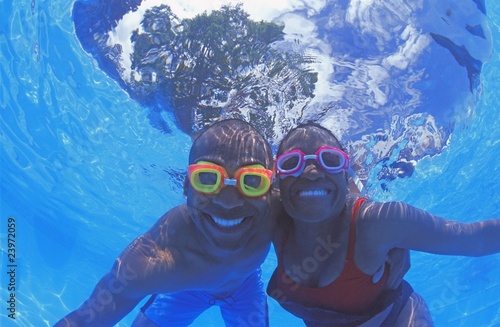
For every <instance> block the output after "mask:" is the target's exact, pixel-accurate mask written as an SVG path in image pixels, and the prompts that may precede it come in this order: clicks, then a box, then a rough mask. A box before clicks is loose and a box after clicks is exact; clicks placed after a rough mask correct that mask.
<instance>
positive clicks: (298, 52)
mask: <svg viewBox="0 0 500 327" xmlns="http://www.w3.org/2000/svg"><path fill="white" fill-rule="evenodd" d="M172 3H175V1H166V4H167V5H171V4H172ZM290 3H291V1H290ZM175 4H176V3H175ZM145 5H146V2H144V3H142V4H141V2H140V1H135V2H132V1H129V2H127V3H125V4H124V3H123V2H117V3H114V2H113V1H111V2H110V1H106V3H98V4H97V5H96V4H91V3H86V2H76V3H75V7H74V15H73V16H74V19H75V26H76V32H77V35H78V36H79V39H80V41H81V42H82V45H83V46H84V48H85V49H86V50H87V51H89V52H91V53H92V54H93V55H94V56H95V57H96V58H97V59H98V62H99V64H100V66H101V67H102V68H103V69H104V70H105V71H106V72H107V73H108V74H109V75H110V76H112V77H113V78H115V79H116V80H118V81H119V83H120V84H121V85H122V86H123V87H124V88H125V89H126V90H127V91H128V92H129V94H130V95H131V97H132V98H134V99H135V100H137V101H138V102H140V103H141V104H143V105H144V106H145V107H147V108H148V109H149V111H150V118H151V122H152V124H153V125H154V126H155V127H157V128H160V129H162V130H164V131H165V132H169V130H170V129H169V127H168V124H167V122H166V121H165V120H164V119H163V116H164V114H165V113H172V114H173V117H174V121H175V123H176V124H177V125H178V126H179V127H180V128H181V129H182V130H183V131H184V132H186V133H188V134H193V133H195V132H196V131H197V130H199V129H200V128H202V127H203V126H205V125H207V124H211V123H212V122H214V121H217V120H220V119H223V118H231V117H239V118H243V119H245V120H247V121H249V122H251V123H252V124H254V125H255V126H256V127H258V128H259V129H260V130H261V131H262V132H263V133H264V134H265V135H266V136H267V137H268V139H269V140H270V141H271V142H272V143H277V142H278V141H279V140H280V139H281V136H282V135H283V134H284V133H286V132H287V131H288V130H289V128H290V127H292V126H294V125H296V124H297V123H299V122H301V121H304V120H315V121H318V122H320V123H321V124H323V125H325V126H327V127H329V128H330V129H332V130H333V131H334V132H335V133H336V134H337V135H338V136H339V137H341V139H342V142H343V143H344V144H346V145H347V147H348V149H349V152H350V154H351V156H352V157H353V161H354V166H355V168H356V169H358V172H359V173H360V174H361V175H364V176H366V178H368V176H369V175H370V174H371V172H370V171H371V170H373V168H374V167H376V166H377V167H376V171H375V174H378V178H379V179H382V180H385V179H393V178H396V177H398V176H399V177H403V176H407V175H411V173H412V171H413V168H414V165H415V163H416V161H418V160H419V159H421V158H422V157H424V156H427V155H435V154H438V153H440V152H441V151H442V150H443V148H444V147H445V146H446V144H447V142H448V141H449V137H450V135H451V132H452V130H453V128H454V126H455V124H456V122H457V121H460V120H462V121H463V120H466V119H467V118H468V117H470V115H471V114H472V113H473V109H474V106H475V104H476V102H477V95H478V93H479V92H478V91H479V90H480V86H479V73H480V69H481V65H482V62H484V61H485V60H487V59H488V58H489V55H490V51H491V40H490V36H489V30H488V26H487V24H486V17H485V15H484V4H483V3H482V2H481V1H472V0H466V1H461V2H460V3H454V2H453V3H452V2H448V1H444V2H443V1H438V2H436V1H434V0H433V1H428V0H427V1H423V0H422V1H416V2H411V3H410V2H408V3H406V2H404V1H402V0H392V1H385V2H380V3H379V2H373V3H371V4H370V6H364V5H363V4H361V3H358V2H354V1H342V2H337V1H329V2H326V3H325V4H324V5H323V6H322V7H316V8H313V6H312V5H311V6H309V7H308V4H307V3H306V4H304V3H302V4H300V5H297V4H295V5H296V6H295V7H293V8H292V6H290V8H289V9H287V8H285V9H283V8H281V9H280V10H281V11H277V10H275V9H276V8H271V7H272V4H269V7H270V8H267V7H260V9H261V11H262V12H266V11H268V12H273V13H274V12H276V13H274V16H273V17H274V18H273V19H272V21H270V20H269V19H266V20H265V21H263V20H261V19H259V18H258V17H253V16H249V14H247V12H252V11H251V8H247V7H245V6H248V4H247V3H244V4H243V5H242V6H236V7H231V6H227V7H222V8H220V9H219V10H214V11H210V12H205V13H201V14H198V15H194V16H192V17H190V18H182V17H178V16H177V11H176V12H173V9H171V8H174V7H175V8H178V6H173V5H172V6H170V7H169V6H167V5H163V6H153V7H152V8H151V9H150V10H146V9H144V8H142V7H143V6H145ZM177 5H178V4H177ZM256 5H258V4H256ZM261 6H262V5H261ZM301 6H302V7H301ZM103 7H109V8H112V9H113V10H112V11H110V12H106V10H102V9H103ZM273 10H274V11H273ZM129 12H134V13H139V12H141V13H142V14H141V15H142V16H140V21H141V22H142V23H141V24H140V26H138V25H139V24H138V23H136V24H135V26H129V27H128V34H125V35H126V37H127V38H128V41H127V42H129V43H130V48H128V46H127V44H124V43H123V42H120V41H119V40H118V39H117V37H116V35H117V34H119V33H121V34H124V33H123V28H124V26H126V22H127V21H129V25H130V20H127V17H128V16H127V15H129ZM124 17H125V18H124ZM122 18H123V19H122ZM132 25H133V24H132ZM127 58H130V60H128V59H127Z"/></svg>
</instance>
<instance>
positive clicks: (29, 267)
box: [0, 0, 500, 326]
mask: <svg viewBox="0 0 500 327" xmlns="http://www.w3.org/2000/svg"><path fill="white" fill-rule="evenodd" d="M486 4H487V10H488V19H489V20H490V24H491V28H492V32H493V40H494V53H493V57H492V58H491V60H490V61H489V62H488V63H487V64H486V65H485V66H484V70H483V76H482V78H483V91H482V94H481V98H480V102H479V104H478V107H477V108H476V111H475V113H474V114H473V115H472V118H471V120H470V121H469V122H463V123H462V125H460V126H458V128H456V129H455V132H454V134H453V136H452V140H451V143H450V146H449V148H448V149H447V150H446V151H444V152H443V153H442V154H441V155H440V156H438V157H434V158H428V159H425V160H424V161H422V162H421V163H420V164H419V165H418V167H417V169H416V171H415V173H414V175H413V176H412V177H411V178H406V179H399V180H397V181H395V182H393V183H391V184H390V191H389V192H386V193H383V192H380V191H379V192H378V193H376V194H374V196H375V197H376V198H378V199H380V200H390V199H398V200H402V201H406V202H409V203H411V204H413V205H415V206H418V207H421V208H424V209H426V210H428V211H430V212H433V213H435V214H438V215H441V216H444V217H447V218H451V219H456V220H460V221H473V220H479V219H487V218H492V217H499V216H500V206H499V203H500V201H499V200H500V188H499V186H498V184H499V182H500V179H499V178H498V174H499V167H500V165H499V162H498V156H499V154H500V132H499V130H500V126H499V125H500V110H499V109H498V105H499V104H500V74H499V71H500V26H499V22H500V3H499V2H498V1H496V0H491V1H487V2H486ZM71 7H72V1H35V0H33V1H16V0H15V1H13V2H11V1H2V2H1V3H0V77H1V82H0V108H1V117H0V124H1V125H0V140H1V148H0V149H1V152H0V155H1V157H0V160H1V170H0V174H1V179H0V182H1V184H0V187H1V188H0V195H1V207H0V224H1V243H0V248H1V249H2V253H1V255H2V258H1V260H2V268H1V269H2V271H1V276H2V278H1V291H0V300H1V303H2V304H1V305H0V316H1V325H2V326H50V325H52V324H53V323H55V322H56V321H57V320H58V319H59V318H61V317H62V316H63V315H64V314H66V313H68V312H69V311H70V310H73V309H75V308H76V307H77V306H79V305H80V304H81V302H82V301H83V300H84V299H86V297H87V296H88V295H89V294H90V292H91V290H92V288H93V286H94V285H95V283H96V282H97V281H98V279H99V278H100V277H101V276H102V275H103V274H104V273H105V272H106V271H107V270H108V269H109V268H110V266H111V264H112V262H113V260H114V258H116V256H117V255H118V254H119V253H120V251H121V250H122V249H123V248H124V247H125V246H126V245H127V244H128V243H129V242H130V241H131V240H132V239H133V238H134V237H136V236H137V235H139V234H140V233H142V232H144V231H145V230H146V229H147V228H148V227H149V226H150V225H152V224H153V223H154V222H155V221H156V219H157V218H158V217H159V216H160V215H161V214H163V213H164V212H165V211H166V210H168V209H169V208H171V207H173V206H175V205H177V204H178V203H180V202H182V201H183V197H182V192H181V185H182V172H183V171H184V170H185V164H186V162H187V154H188V150H189V147H190V145H191V142H190V139H189V137H187V136H186V135H185V134H183V133H181V132H180V131H177V130H174V132H173V133H172V134H164V133H161V132H160V131H158V130H156V129H154V128H152V127H151V126H150V124H149V122H148V118H147V117H146V112H145V111H144V110H143V108H141V107H140V106H139V105H138V104H136V103H135V102H133V101H131V100H130V98H129V97H128V95H127V94H126V93H125V92H124V91H123V90H122V89H121V88H120V87H119V86H118V85H117V83H116V82H115V81H113V80H112V79H110V78H109V77H108V76H107V75H106V74H104V73H103V72H102V71H101V70H100V69H99V68H98V67H97V65H96V64H95V63H94V62H93V61H92V59H91V58H90V57H89V55H88V54H87V53H85V52H84V51H83V50H82V49H81V47H80V45H79V43H78V40H77V39H76V36H75V35H74V32H73V22H72V19H71V16H70V12H71ZM172 126H174V125H172ZM173 128H174V129H175V127H173ZM9 217H12V218H14V219H15V221H16V262H15V263H16V264H17V267H16V277H15V283H16V285H15V286H16V291H15V296H16V300H17V302H16V311H17V316H16V320H15V321H13V320H12V319H9V318H8V317H7V314H8V311H7V309H6V307H7V303H6V302H5V301H7V299H8V298H9V292H8V290H7V281H6V279H5V276H6V272H7V264H8V263H7V254H6V252H7V240H6V233H5V231H6V228H7V220H8V218H9ZM274 264H275V259H274V257H273V255H270V256H269V258H268V260H267V261H266V262H265V264H264V271H265V277H266V278H268V277H269V275H270V274H271V272H272V269H273V266H274ZM407 279H408V280H409V281H410V282H411V284H412V285H413V286H414V288H415V289H416V291H418V292H419V293H420V294H422V295H423V297H424V298H425V299H426V301H427V303H428V305H429V307H430V309H431V311H432V314H433V318H434V320H435V322H436V325H437V326H499V325H500V296H499V295H498V294H500V256H499V255H493V256H488V257H483V258H462V257H442V256H435V255H429V254H420V253H413V254H412V269H411V271H410V272H409V273H408V274H407ZM270 310H271V323H272V325H273V326H282V325H285V324H286V325H288V326H303V324H302V323H301V321H299V320H298V319H296V318H294V317H292V316H290V315H289V314H287V313H286V312H284V311H283V310H282V309H280V308H279V306H278V305H277V304H276V303H275V302H272V301H271V302H270ZM135 314H136V312H133V313H131V314H130V315H129V316H127V318H125V319H124V320H123V321H122V322H121V323H120V324H119V325H118V326H128V325H130V323H131V321H132V319H133V317H134V316H135ZM195 325H196V326H220V325H221V320H220V317H219V315H218V313H217V312H216V310H215V309H214V310H210V311H209V312H207V313H205V314H204V315H203V316H202V317H200V319H199V320H198V321H197V322H196V324H195Z"/></svg>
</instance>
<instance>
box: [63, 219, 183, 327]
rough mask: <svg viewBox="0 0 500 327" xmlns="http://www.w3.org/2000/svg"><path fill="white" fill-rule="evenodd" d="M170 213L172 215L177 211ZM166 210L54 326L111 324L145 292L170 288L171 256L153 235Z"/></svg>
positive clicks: (132, 306) (173, 270)
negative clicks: (80, 302) (76, 306)
mask: <svg viewBox="0 0 500 327" xmlns="http://www.w3.org/2000/svg"><path fill="white" fill-rule="evenodd" d="M169 213H170V214H172V213H173V214H174V215H175V214H176V213H177V211H176V210H171V211H169ZM169 213H167V214H166V215H165V216H163V217H162V218H161V219H160V220H159V221H158V222H157V223H156V224H155V226H153V228H152V229H151V230H149V231H148V232H147V233H146V234H144V235H142V236H140V237H138V238H136V239H135V240H134V241H133V242H132V243H131V244H130V245H129V246H128V247H127V248H126V249H125V250H124V251H123V252H122V254H120V256H119V257H118V258H117V259H116V261H115V263H114V265H113V267H112V269H111V271H110V272H109V273H108V274H106V275H105V276H104V277H103V278H102V279H101V280H100V281H99V282H98V283H97V285H96V287H95V288H94V291H93V292H92V294H91V295H90V297H89V298H88V299H87V300H86V301H85V302H84V303H83V304H82V305H81V306H80V307H79V308H78V309H77V310H75V311H73V312H71V313H70V314H69V315H67V316H66V317H64V318H63V319H61V321H59V322H58V323H57V324H56V325H55V326H56V327H62V326H78V327H80V326H114V325H115V324H116V323H117V322H118V321H120V320H121V319H122V318H123V317H125V315H127V314H128V313H129V312H130V311H131V310H132V309H133V308H134V307H135V306H136V305H137V303H139V302H140V301H141V300H142V299H143V298H144V297H145V296H146V295H148V294H152V293H155V292H160V291H162V292H168V291H169V290H170V289H171V288H172V289H173V287H174V284H175V283H176V282H178V279H176V278H175V275H176V272H175V269H174V268H172V267H174V266H175V265H174V264H173V260H174V259H173V257H172V256H171V255H169V253H168V251H167V250H163V249H162V247H161V245H160V244H159V242H158V240H157V239H156V238H154V236H152V235H157V234H158V235H159V234H160V230H161V227H160V226H162V223H163V222H164V221H165V220H166V217H167V216H168V214H169ZM166 281H167V282H166Z"/></svg>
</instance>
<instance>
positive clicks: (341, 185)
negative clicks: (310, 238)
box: [278, 125, 347, 222]
mask: <svg viewBox="0 0 500 327" xmlns="http://www.w3.org/2000/svg"><path fill="white" fill-rule="evenodd" d="M323 145H328V146H333V147H336V148H341V145H340V143H339V142H338V140H337V139H336V138H335V137H334V136H333V135H332V134H331V133H329V132H328V131H327V130H325V129H323V128H321V127H319V126H316V125H305V126H301V127H299V128H297V129H294V130H292V131H291V132H290V133H289V135H288V136H287V137H286V138H285V139H284V140H283V142H282V144H281V145H280V147H279V151H278V155H281V154H283V153H286V152H288V151H291V150H295V149H298V150H301V151H302V152H304V153H305V154H306V155H311V154H314V153H315V152H316V151H317V150H318V149H319V148H320V147H321V146H323ZM279 186H280V192H281V199H282V203H283V206H284V207H285V209H286V211H287V213H288V214H289V215H290V216H291V217H292V218H294V219H298V220H302V221H306V222H318V221H322V220H324V219H327V218H332V217H336V216H338V215H339V214H340V213H341V212H342V209H343V208H344V205H345V201H346V195H347V179H346V176H345V172H341V173H337V174H331V173H328V172H327V171H326V170H325V169H324V168H322V167H321V165H320V164H319V163H318V162H316V160H312V159H310V160H307V162H306V166H305V168H304V171H303V172H302V174H300V175H299V176H298V177H293V176H286V177H282V178H280V179H279Z"/></svg>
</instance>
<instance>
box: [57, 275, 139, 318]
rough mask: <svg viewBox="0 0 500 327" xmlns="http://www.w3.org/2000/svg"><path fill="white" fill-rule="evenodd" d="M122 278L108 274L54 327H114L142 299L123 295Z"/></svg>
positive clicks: (124, 285)
mask: <svg viewBox="0 0 500 327" xmlns="http://www.w3.org/2000/svg"><path fill="white" fill-rule="evenodd" d="M123 278H124V276H122V277H117V276H116V275H114V274H113V273H112V272H110V273H108V274H107V275H106V276H104V277H103V278H102V279H101V280H100V281H99V282H98V283H97V285H96V287H95V289H94V291H93V292H92V294H91V295H90V297H89V299H88V300H87V301H85V302H84V303H83V304H82V305H81V306H80V307H79V308H78V309H77V310H75V311H73V312H71V313H70V314H69V315H67V316H66V317H64V318H63V319H61V320H60V321H59V322H57V323H56V324H55V327H64V326H68V327H69V326H79V327H81V326H114V325H115V324H116V323H117V322H118V321H120V320H121V319H122V318H123V317H124V316H125V315H126V314H127V313H129V312H130V311H131V310H132V309H133V308H134V307H135V306H136V305H137V303H139V301H140V300H141V299H142V297H141V296H139V297H130V295H129V294H125V293H126V292H125V288H126V284H127V280H126V279H123Z"/></svg>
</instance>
